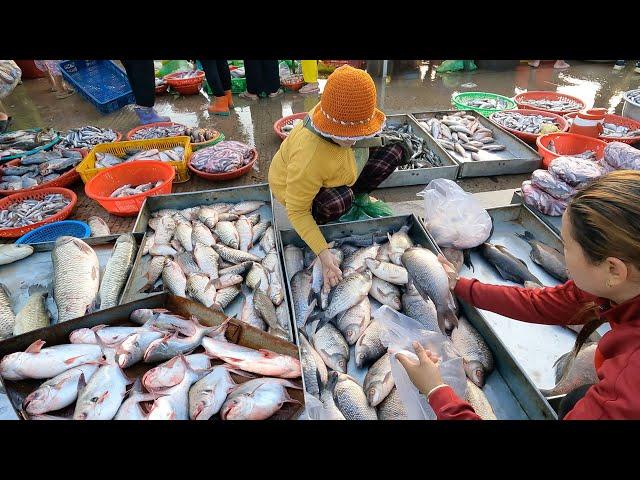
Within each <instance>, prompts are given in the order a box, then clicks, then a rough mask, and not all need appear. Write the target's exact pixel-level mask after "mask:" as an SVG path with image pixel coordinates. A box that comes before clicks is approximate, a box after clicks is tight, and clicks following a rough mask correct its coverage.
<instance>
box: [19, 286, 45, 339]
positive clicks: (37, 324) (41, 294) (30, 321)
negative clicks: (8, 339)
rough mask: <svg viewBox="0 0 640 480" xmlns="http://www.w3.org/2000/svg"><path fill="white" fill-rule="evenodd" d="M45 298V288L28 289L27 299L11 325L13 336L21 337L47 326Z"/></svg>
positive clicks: (33, 287) (34, 287)
mask: <svg viewBox="0 0 640 480" xmlns="http://www.w3.org/2000/svg"><path fill="white" fill-rule="evenodd" d="M46 297H47V290H46V287H42V286H40V285H35V286H32V287H30V288H29V299H28V300H27V303H26V304H25V306H24V307H22V310H20V311H19V312H18V314H17V315H16V321H15V324H14V325H13V334H14V335H22V334H23V333H26V332H30V331H31V330H37V329H38V328H44V327H48V326H49V312H48V311H47V307H46V306H45V303H44V302H45V298H46Z"/></svg>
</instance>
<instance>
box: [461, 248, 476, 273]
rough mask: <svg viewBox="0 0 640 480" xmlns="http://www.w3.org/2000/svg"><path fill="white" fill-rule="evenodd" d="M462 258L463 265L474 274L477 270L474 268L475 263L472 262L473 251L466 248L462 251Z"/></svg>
mask: <svg viewBox="0 0 640 480" xmlns="http://www.w3.org/2000/svg"><path fill="white" fill-rule="evenodd" d="M462 257H463V263H464V264H465V265H466V266H467V268H468V269H469V270H471V271H472V272H474V271H475V268H474V266H473V262H472V261H471V249H469V248H466V249H464V250H462Z"/></svg>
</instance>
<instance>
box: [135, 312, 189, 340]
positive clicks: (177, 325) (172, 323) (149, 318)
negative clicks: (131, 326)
mask: <svg viewBox="0 0 640 480" xmlns="http://www.w3.org/2000/svg"><path fill="white" fill-rule="evenodd" d="M129 319H130V320H131V321H132V322H135V323H137V324H138V325H144V326H145V327H147V328H157V329H159V330H164V331H172V330H179V331H181V332H182V333H183V334H184V335H192V334H193V333H195V331H196V329H195V324H194V323H193V322H192V321H191V320H189V319H187V318H184V317H181V316H180V315H175V314H173V313H171V312H170V311H169V310H166V309H164V308H153V309H151V308H139V309H138V310H134V311H133V312H132V313H131V315H130V316H129Z"/></svg>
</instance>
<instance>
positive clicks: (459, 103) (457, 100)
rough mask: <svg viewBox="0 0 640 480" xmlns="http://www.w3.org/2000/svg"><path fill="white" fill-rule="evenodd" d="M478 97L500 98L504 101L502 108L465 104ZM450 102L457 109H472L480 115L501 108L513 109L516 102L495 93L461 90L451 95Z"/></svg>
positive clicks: (499, 110)
mask: <svg viewBox="0 0 640 480" xmlns="http://www.w3.org/2000/svg"><path fill="white" fill-rule="evenodd" d="M479 98H489V99H494V100H502V101H503V102H504V103H505V107H504V108H477V107H470V106H468V105H467V102H469V101H471V100H476V99H479ZM451 104H452V105H453V106H454V107H456V109H457V110H473V111H474V112H478V113H479V114H480V115H483V116H485V117H488V116H489V115H491V114H492V113H495V112H501V111H503V110H513V109H514V108H517V107H516V102H514V101H513V100H512V99H510V98H508V97H505V96H503V95H498V94H496V93H487V92H463V93H458V94H456V95H454V96H452V97H451Z"/></svg>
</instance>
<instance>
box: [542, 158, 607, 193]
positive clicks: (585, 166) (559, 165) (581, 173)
mask: <svg viewBox="0 0 640 480" xmlns="http://www.w3.org/2000/svg"><path fill="white" fill-rule="evenodd" d="M549 172H550V173H551V174H553V176H554V177H556V178H558V179H560V180H562V181H564V182H566V183H568V184H569V185H571V186H572V187H576V188H579V187H581V186H584V185H586V184H587V183H588V182H590V181H591V180H595V179H596V178H598V177H601V176H602V175H603V171H602V168H601V167H600V166H599V165H598V164H597V163H596V162H593V161H591V160H587V159H584V158H580V157H570V156H562V157H556V158H554V159H553V160H552V161H551V163H550V164H549Z"/></svg>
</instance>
